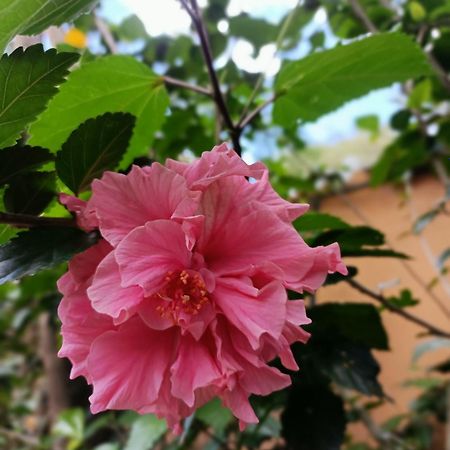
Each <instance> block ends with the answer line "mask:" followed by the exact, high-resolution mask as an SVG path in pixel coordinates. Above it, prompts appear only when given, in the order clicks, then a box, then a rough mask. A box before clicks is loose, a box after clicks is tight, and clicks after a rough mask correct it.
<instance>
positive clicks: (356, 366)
mask: <svg viewBox="0 0 450 450" xmlns="http://www.w3.org/2000/svg"><path fill="white" fill-rule="evenodd" d="M321 367H322V369H323V370H324V371H325V372H326V373H328V375H329V376H330V378H331V379H332V380H333V381H334V382H335V383H338V384H340V385H341V386H343V387H346V388H348V389H353V390H355V391H358V392H361V394H364V395H368V396H371V395H376V396H377V397H383V395H384V394H383V388H382V386H381V384H380V382H379V381H378V375H379V373H380V366H379V364H378V362H377V361H376V359H375V358H374V357H373V355H372V353H371V351H370V350H369V349H368V348H367V347H365V346H364V345H356V344H353V343H351V342H348V343H344V342H342V343H340V344H339V345H338V346H337V348H335V349H334V351H332V352H331V353H330V354H327V356H326V358H324V359H323V361H322V364H321Z"/></svg>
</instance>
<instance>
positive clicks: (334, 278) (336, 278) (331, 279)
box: [325, 266, 358, 285]
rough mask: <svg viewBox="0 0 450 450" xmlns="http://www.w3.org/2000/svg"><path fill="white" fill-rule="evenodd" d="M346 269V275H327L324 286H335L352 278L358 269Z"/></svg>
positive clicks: (349, 267)
mask: <svg viewBox="0 0 450 450" xmlns="http://www.w3.org/2000/svg"><path fill="white" fill-rule="evenodd" d="M347 269H348V274H347V275H342V274H340V273H339V272H335V273H330V274H328V276H327V279H326V281H325V284H326V285H330V284H337V283H340V282H341V281H345V280H346V279H348V278H353V277H354V276H355V275H357V273H358V269H357V268H356V267H354V266H347Z"/></svg>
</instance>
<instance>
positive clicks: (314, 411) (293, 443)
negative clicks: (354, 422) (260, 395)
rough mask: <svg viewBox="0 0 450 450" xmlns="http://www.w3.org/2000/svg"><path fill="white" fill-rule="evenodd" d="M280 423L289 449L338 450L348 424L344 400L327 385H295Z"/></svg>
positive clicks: (290, 392)
mask: <svg viewBox="0 0 450 450" xmlns="http://www.w3.org/2000/svg"><path fill="white" fill-rule="evenodd" d="M281 423H282V431H281V434H282V436H283V437H284V439H285V440H286V442H287V448H289V449H296V450H312V449H314V450H338V449H340V448H341V444H342V443H343V440H344V432H345V426H346V417H345V411H344V405H343V402H342V399H341V398H340V397H338V396H337V395H336V394H334V393H333V392H332V391H331V390H330V389H329V388H328V387H326V386H321V385H315V386H314V385H313V386H309V385H301V384H300V385H294V386H293V387H292V388H291V389H290V391H289V397H288V401H287V405H286V409H285V410H284V411H283V414H282V416H281Z"/></svg>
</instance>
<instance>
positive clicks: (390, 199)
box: [318, 176, 450, 437]
mask: <svg viewBox="0 0 450 450" xmlns="http://www.w3.org/2000/svg"><path fill="white" fill-rule="evenodd" d="M359 181H360V180H359ZM443 196H444V189H443V186H442V184H440V183H439V182H438V181H437V180H435V179H434V178H432V177H431V176H426V177H420V178H418V179H417V180H415V181H414V183H413V185H412V195H411V199H412V200H411V201H410V202H409V201H407V199H406V196H405V195H404V193H403V192H402V190H400V189H396V188H395V187H393V186H391V185H386V186H381V187H379V188H376V189H371V188H367V189H362V190H358V191H355V192H353V193H350V194H346V195H345V196H335V197H331V198H329V199H327V200H325V201H324V202H323V204H322V205H321V210H322V211H324V212H328V213H331V214H334V215H337V216H339V217H341V218H342V219H344V220H346V221H347V222H349V223H351V224H354V225H370V226H373V227H375V228H377V229H380V230H381V231H383V232H384V233H385V235H386V237H387V241H388V242H389V244H390V247H391V248H393V249H395V250H397V251H400V252H404V253H406V254H408V255H410V256H411V258H412V259H411V260H410V261H409V262H408V263H407V264H406V265H404V264H403V263H402V262H401V261H400V260H398V259H394V258H390V259H387V258H381V259H377V258H348V259H347V260H346V263H347V264H351V265H355V266H357V267H358V269H359V274H358V278H357V279H358V280H359V281H360V282H361V283H363V284H365V285H366V286H367V287H369V288H370V289H372V290H375V291H378V292H380V288H381V289H382V292H383V294H385V295H387V296H390V295H395V294H396V293H398V292H399V291H400V290H401V289H403V288H409V289H411V291H412V292H413V296H414V297H417V298H419V299H420V300H421V302H420V304H419V305H417V306H414V307H411V308H409V311H410V312H411V313H414V314H416V315H418V316H419V317H422V318H423V319H426V320H427V321H430V322H432V323H434V324H435V325H438V326H439V327H442V328H445V329H447V330H450V296H449V294H448V293H447V292H446V291H445V289H444V288H443V287H442V284H440V283H437V285H436V286H435V287H433V289H432V292H433V293H434V294H435V296H436V297H437V298H438V299H439V300H440V301H441V302H442V304H443V305H444V308H445V309H446V310H447V312H445V313H444V312H443V310H442V308H440V307H439V306H438V304H437V303H436V301H435V300H434V299H433V298H432V297H431V296H430V288H429V287H427V285H428V284H429V283H430V281H431V280H433V279H434V278H435V277H436V271H435V269H434V268H433V266H432V264H431V262H430V261H429V259H428V258H427V256H426V253H428V254H429V253H430V251H431V253H433V254H434V255H439V254H440V253H441V252H442V251H443V250H444V249H446V248H449V247H450V215H447V216H444V215H443V214H440V215H439V217H438V219H436V220H435V221H433V222H432V223H430V224H429V226H428V227H427V228H426V229H425V231H424V233H423V237H424V238H425V240H423V239H422V240H421V238H420V237H419V236H417V235H414V234H413V233H411V227H412V223H413V218H414V217H415V216H416V215H417V214H418V215H420V214H423V213H425V212H426V211H428V210H430V209H431V208H432V207H433V206H434V205H435V204H436V203H437V202H438V201H439V200H440V199H442V198H443ZM447 206H449V205H447ZM428 247H429V248H428ZM448 265H449V266H450V263H449V264H448ZM449 281H450V279H449V277H448V276H447V277H446V278H445V282H446V283H449ZM336 299H343V301H345V300H348V301H364V302H368V301H370V299H368V298H365V297H364V296H363V295H362V294H360V293H358V292H356V291H354V290H353V289H352V288H351V287H350V286H349V285H347V284H346V283H340V284H338V285H335V286H330V287H326V288H323V289H321V290H319V294H318V301H319V302H325V301H333V300H336ZM382 317H383V322H384V325H385V327H386V329H387V332H388V335H389V338H390V348H391V351H390V352H376V357H377V359H378V360H379V362H380V364H381V367H382V372H381V376H380V378H381V382H382V384H383V386H384V387H385V390H386V393H387V394H388V395H389V396H390V397H392V398H393V399H394V401H393V402H392V403H387V404H386V405H385V406H383V407H381V408H379V409H378V410H376V411H375V413H374V417H375V419H376V420H377V421H379V422H381V421H383V420H386V419H387V418H389V417H392V416H393V415H395V414H399V413H403V412H405V411H406V410H407V408H408V404H409V403H410V402H411V400H412V399H413V398H414V397H415V396H416V395H417V392H418V391H417V390H415V389H414V388H407V387H405V386H404V383H405V381H406V380H408V379H413V378H420V377H421V376H423V374H424V372H425V370H426V368H427V367H429V366H430V365H431V364H432V363H433V362H437V361H440V360H443V359H445V357H446V356H447V357H448V358H450V348H449V349H448V350H441V351H437V352H435V353H433V354H427V355H425V356H424V357H423V358H422V359H420V360H419V363H418V365H417V367H412V363H411V356H412V353H413V351H414V349H415V348H416V346H417V344H418V343H420V342H423V341H424V340H426V339H428V338H427V337H424V336H423V330H422V329H421V328H420V327H419V326H417V325H415V324H412V323H410V322H408V321H406V320H405V319H403V318H402V317H400V316H398V315H395V314H393V313H391V312H388V311H385V312H383V314H382ZM363 433H364V431H361V430H360V431H359V432H358V431H357V434H359V435H360V436H359V437H363Z"/></svg>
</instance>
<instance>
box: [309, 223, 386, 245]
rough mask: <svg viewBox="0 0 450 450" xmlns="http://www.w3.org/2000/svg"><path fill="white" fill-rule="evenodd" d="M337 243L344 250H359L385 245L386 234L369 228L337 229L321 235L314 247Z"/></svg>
mask: <svg viewBox="0 0 450 450" xmlns="http://www.w3.org/2000/svg"><path fill="white" fill-rule="evenodd" d="M336 241H338V242H339V244H340V245H341V247H342V248H343V249H344V248H345V249H357V248H360V247H362V246H364V245H383V244H384V234H383V233H381V232H380V231H378V230H376V229H375V228H372V227H367V226H356V227H349V228H348V229H335V230H330V231H325V232H324V233H322V234H320V235H319V236H318V237H317V238H316V239H315V241H314V245H315V246H316V245H329V244H332V243H333V242H336Z"/></svg>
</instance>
